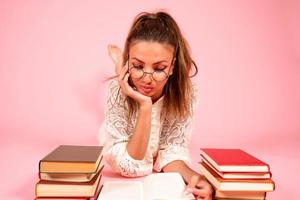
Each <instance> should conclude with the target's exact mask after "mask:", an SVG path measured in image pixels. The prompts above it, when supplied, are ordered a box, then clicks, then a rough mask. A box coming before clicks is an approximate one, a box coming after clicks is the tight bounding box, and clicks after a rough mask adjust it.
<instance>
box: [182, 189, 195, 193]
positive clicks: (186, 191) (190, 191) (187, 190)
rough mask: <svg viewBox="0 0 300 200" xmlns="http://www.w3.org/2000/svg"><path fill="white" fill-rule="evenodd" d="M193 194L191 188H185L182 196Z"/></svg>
mask: <svg viewBox="0 0 300 200" xmlns="http://www.w3.org/2000/svg"><path fill="white" fill-rule="evenodd" d="M192 192H193V189H192V188H186V189H185V190H184V194H190V193H192Z"/></svg>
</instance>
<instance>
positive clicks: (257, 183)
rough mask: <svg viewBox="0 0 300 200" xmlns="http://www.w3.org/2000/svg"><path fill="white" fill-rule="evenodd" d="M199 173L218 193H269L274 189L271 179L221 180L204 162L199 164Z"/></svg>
mask: <svg viewBox="0 0 300 200" xmlns="http://www.w3.org/2000/svg"><path fill="white" fill-rule="evenodd" d="M200 171H201V172H202V174H203V175H204V176H205V177H206V179H207V180H208V181H209V182H210V183H211V184H212V185H213V186H214V187H215V188H216V189H217V190H220V191H263V192H269V191H273V190H274V189H275V184H274V182H273V181H272V180H271V179H262V180H253V179H223V178H222V177H221V176H220V175H218V174H217V173H216V172H215V171H214V170H212V169H210V168H209V166H208V165H206V164H205V163H204V162H201V163H200Z"/></svg>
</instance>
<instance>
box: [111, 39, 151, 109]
mask: <svg viewBox="0 0 300 200" xmlns="http://www.w3.org/2000/svg"><path fill="white" fill-rule="evenodd" d="M108 54H109V56H110V58H111V59H112V61H113V63H114V64H115V72H116V74H117V75H118V81H119V85H120V87H121V89H122V92H123V93H124V94H125V95H127V96H130V97H131V98H133V99H134V100H136V101H137V102H138V103H139V104H140V106H143V105H147V104H149V105H152V100H151V98H150V97H147V96H145V95H143V94H141V93H139V92H138V91H136V90H135V89H134V88H132V87H131V86H130V85H129V83H128V79H129V73H128V66H127V65H126V64H125V66H122V63H123V57H122V50H121V49H120V48H119V47H118V46H116V45H108Z"/></svg>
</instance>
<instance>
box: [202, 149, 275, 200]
mask: <svg viewBox="0 0 300 200" xmlns="http://www.w3.org/2000/svg"><path fill="white" fill-rule="evenodd" d="M200 155H201V158H202V161H201V162H200V171H201V172H202V174H203V175H204V176H205V177H206V179H207V180H208V181H209V182H210V183H211V184H212V186H213V187H214V188H215V197H214V199H232V200H234V199H248V200H251V199H253V200H254V199H255V200H261V199H262V200H263V199H266V194H267V192H271V191H274V189H275V184H274V182H273V181H272V179H271V176H272V174H271V172H270V166H269V165H268V164H267V163H265V162H263V161H261V160H259V159H257V158H255V157H254V156H252V155H250V154H248V153H246V152H245V151H243V150H241V149H209V148H203V149H201V154H200Z"/></svg>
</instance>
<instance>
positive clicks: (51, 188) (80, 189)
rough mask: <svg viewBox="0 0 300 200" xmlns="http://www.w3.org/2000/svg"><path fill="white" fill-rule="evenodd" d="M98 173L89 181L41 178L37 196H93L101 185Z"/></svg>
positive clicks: (36, 190) (36, 188) (37, 186)
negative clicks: (62, 180) (63, 180)
mask: <svg viewBox="0 0 300 200" xmlns="http://www.w3.org/2000/svg"><path fill="white" fill-rule="evenodd" d="M101 176H102V175H101V174H100V173H98V174H96V176H95V177H94V178H93V179H92V180H91V181H89V182H61V181H45V180H40V181H39V182H38V183H37V184H36V187H35V194H36V197H93V196H95V195H96V191H97V188H98V187H99V185H100V180H101Z"/></svg>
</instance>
